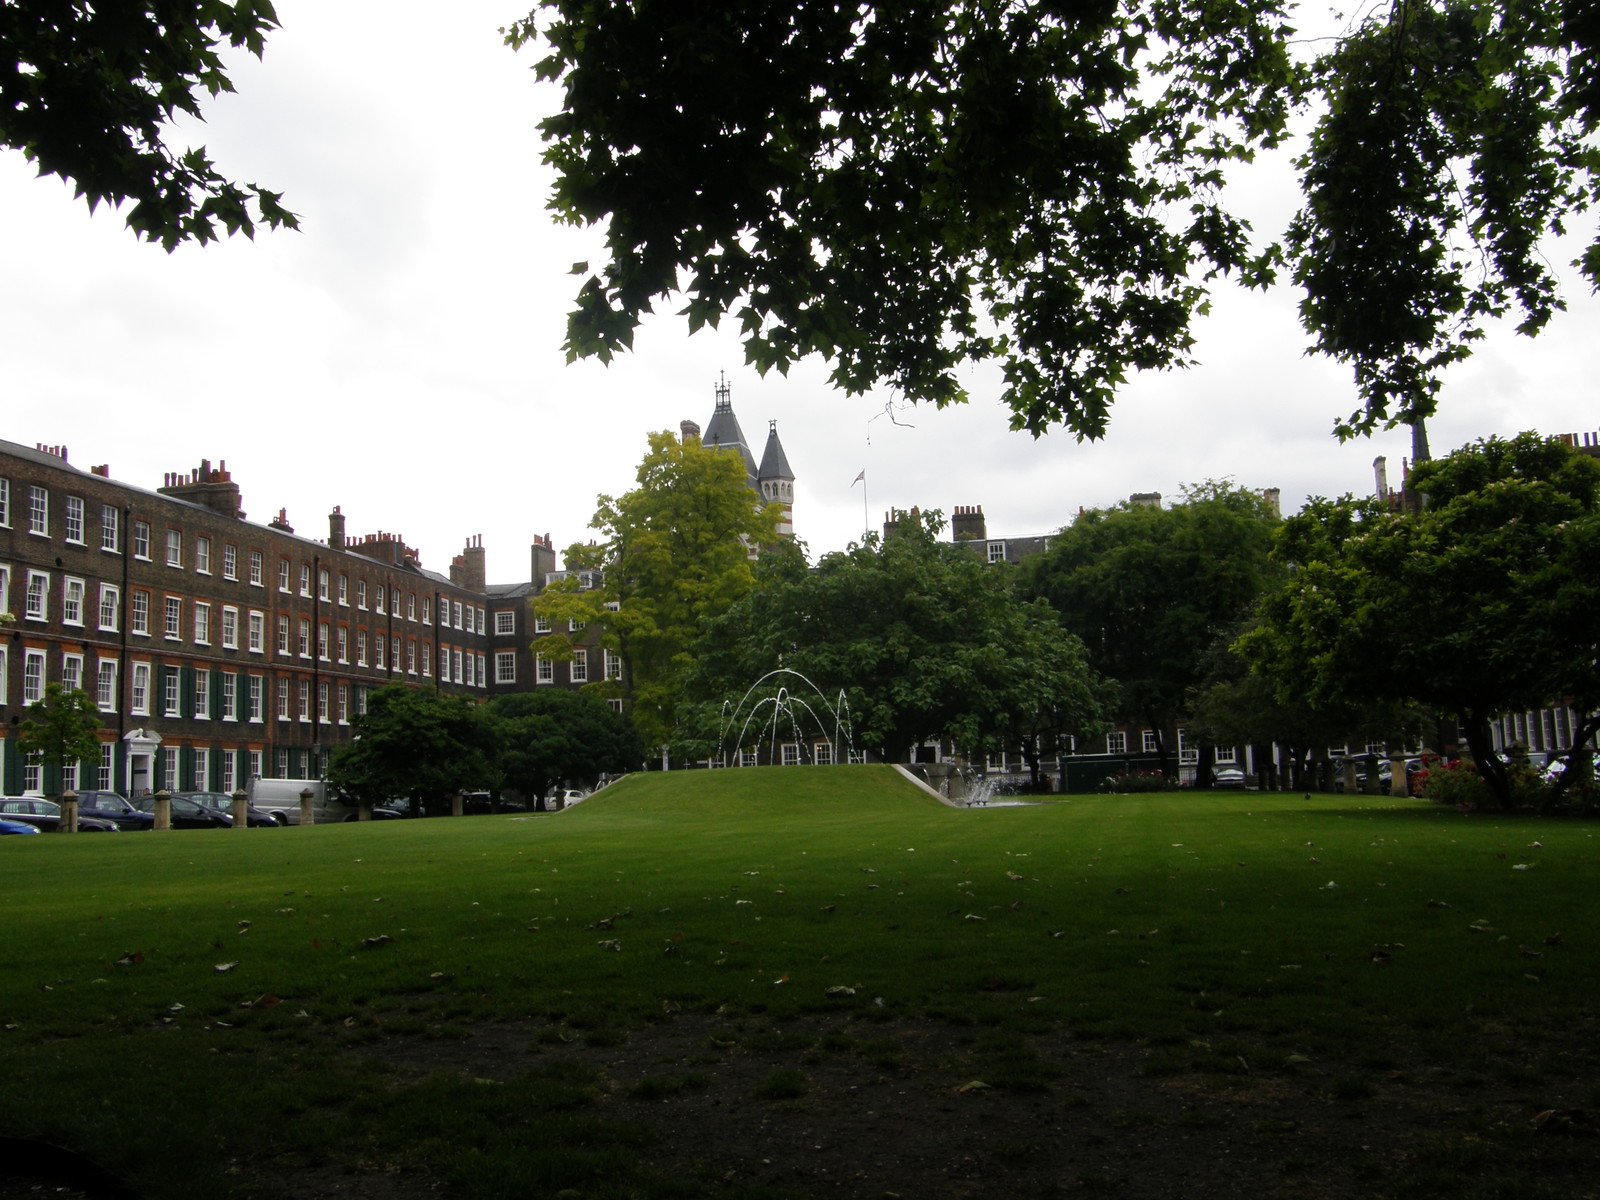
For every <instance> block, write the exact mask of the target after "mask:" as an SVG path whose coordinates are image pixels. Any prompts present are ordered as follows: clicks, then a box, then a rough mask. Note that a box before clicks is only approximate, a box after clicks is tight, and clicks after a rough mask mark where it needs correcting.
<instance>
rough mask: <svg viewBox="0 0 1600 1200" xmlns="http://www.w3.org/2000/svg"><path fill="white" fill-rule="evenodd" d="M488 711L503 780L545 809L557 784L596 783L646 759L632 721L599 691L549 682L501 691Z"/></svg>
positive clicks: (631, 768)
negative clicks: (508, 693)
mask: <svg viewBox="0 0 1600 1200" xmlns="http://www.w3.org/2000/svg"><path fill="white" fill-rule="evenodd" d="M488 712H489V719H490V725H491V729H492V731H493V734H494V739H495V744H496V746H497V749H498V763H499V771H500V782H501V784H502V786H505V787H511V788H515V789H516V790H517V791H518V792H521V793H522V795H523V796H525V797H527V798H528V799H530V800H532V801H534V803H535V805H536V806H537V808H538V809H539V811H540V812H543V811H544V810H545V801H546V798H547V797H548V796H549V794H550V792H551V790H552V789H559V788H562V787H593V786H594V785H595V784H596V783H597V782H599V780H600V777H601V776H602V775H611V774H620V773H622V772H625V771H634V770H637V769H638V768H639V766H640V764H641V762H642V761H643V759H644V743H643V742H641V741H640V740H639V735H638V733H637V732H636V731H635V730H634V728H633V725H632V723H631V722H629V721H628V719H627V718H626V717H624V716H623V715H622V714H621V713H618V712H614V711H612V709H611V707H610V705H608V704H607V703H606V702H605V701H604V700H600V699H597V698H596V697H594V696H588V695H580V694H579V693H577V692H568V691H560V690H557V689H555V688H544V689H542V690H540V691H537V692H531V693H525V694H517V695H511V696H500V697H497V698H496V699H494V700H491V701H490V702H489V706H488ZM556 803H557V807H559V806H560V800H559V795H558V798H557V801H556Z"/></svg>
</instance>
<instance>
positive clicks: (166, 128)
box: [0, 0, 297, 250]
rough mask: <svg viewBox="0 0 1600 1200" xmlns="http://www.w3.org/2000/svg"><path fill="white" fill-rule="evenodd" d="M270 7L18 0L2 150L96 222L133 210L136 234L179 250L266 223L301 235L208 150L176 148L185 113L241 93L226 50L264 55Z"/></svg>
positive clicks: (225, 2) (0, 87)
mask: <svg viewBox="0 0 1600 1200" xmlns="http://www.w3.org/2000/svg"><path fill="white" fill-rule="evenodd" d="M277 24H278V19H277V14H276V13H275V12H274V11H273V8H272V4H271V2H270V0H141V2H139V3H134V2H133V0H113V2H112V3H108V4H89V3H85V2H84V0H65V2H63V0H5V3H3V4H0V146H4V147H7V148H9V149H13V150H20V151H22V153H23V154H24V155H25V156H26V157H27V158H28V160H29V161H30V162H33V163H35V164H36V165H37V166H38V168H39V173H40V174H41V175H59V176H60V177H61V178H62V179H64V180H70V181H71V182H72V183H73V185H74V187H75V189H76V193H77V195H78V196H80V197H82V198H84V199H86V200H87V201H88V203H89V207H90V209H91V210H93V209H94V208H96V207H97V206H98V205H100V204H102V203H105V204H112V205H120V204H122V203H124V202H131V203H132V207H131V208H130V209H129V210H128V215H127V222H128V226H129V228H131V229H133V230H134V232H135V233H137V234H139V235H141V236H142V237H145V238H147V239H149V240H150V241H153V242H160V243H161V245H162V246H164V247H165V248H166V249H168V250H172V249H173V248H175V247H176V246H177V245H178V244H179V243H181V242H184V241H189V240H193V241H196V242H199V243H201V244H204V243H206V242H208V241H211V240H213V239H214V238H215V237H216V236H217V230H218V229H219V228H221V229H222V230H223V231H224V232H226V233H229V234H232V233H240V232H242V233H244V234H245V235H246V236H253V234H254V231H255V226H256V222H257V221H261V222H265V223H266V224H267V225H268V226H270V227H279V226H282V227H285V228H290V229H293V228H295V227H296V226H297V220H296V218H295V216H294V214H293V213H291V212H289V211H288V210H287V209H285V208H284V207H283V206H282V205H281V204H280V203H279V200H280V196H279V194H278V193H277V192H270V191H268V190H266V189H265V188H262V187H258V186H257V185H255V184H238V183H234V182H233V181H231V180H229V179H227V178H225V177H224V176H223V175H221V174H220V173H219V172H218V171H217V169H216V167H215V165H214V164H213V163H212V162H211V160H210V158H208V157H207V155H206V151H205V148H204V147H200V148H198V149H191V150H187V151H184V152H182V153H180V152H178V151H176V150H174V149H173V148H172V147H170V146H169V145H167V138H168V136H169V135H170V130H171V122H172V119H173V117H174V116H175V115H176V114H177V113H187V114H188V115H189V116H192V117H199V116H200V103H201V95H202V93H204V94H206V95H209V96H216V95H217V94H218V93H219V92H231V91H233V85H232V83H230V82H229V80H228V76H227V74H226V73H225V72H224V70H223V62H222V53H221V52H222V49H223V47H224V46H234V47H243V48H244V49H246V50H248V51H249V52H250V53H252V54H254V55H256V56H257V57H258V58H259V57H260V56H261V53H262V49H263V47H264V44H265V43H264V39H265V37H266V34H267V33H268V31H270V30H272V29H275V28H277Z"/></svg>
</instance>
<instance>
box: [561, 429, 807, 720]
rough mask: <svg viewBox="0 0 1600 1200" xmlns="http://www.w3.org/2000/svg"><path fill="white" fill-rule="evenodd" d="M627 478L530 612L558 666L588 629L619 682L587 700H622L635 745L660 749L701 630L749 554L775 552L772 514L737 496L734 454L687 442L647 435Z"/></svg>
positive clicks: (728, 598)
mask: <svg viewBox="0 0 1600 1200" xmlns="http://www.w3.org/2000/svg"><path fill="white" fill-rule="evenodd" d="M636 478H637V480H638V487H636V488H634V489H633V490H632V491H630V492H627V493H626V494H624V495H623V496H621V497H619V498H617V499H613V498H612V497H610V496H601V497H600V498H599V508H598V509H597V510H596V511H595V515H594V519H593V520H592V521H590V523H589V524H590V527H591V528H592V529H595V530H598V531H599V532H600V534H601V535H602V536H601V539H600V540H599V541H597V542H590V543H587V544H579V545H573V546H570V547H568V548H567V551H566V555H565V559H566V562H565V566H566V569H567V576H566V578H565V579H562V580H558V581H557V582H555V583H552V584H551V585H550V586H549V587H547V588H546V589H545V591H544V592H543V593H542V594H541V595H539V596H538V597H536V598H535V599H534V601H533V611H534V613H535V614H536V615H537V616H541V617H546V618H548V619H549V620H550V622H551V627H552V629H553V630H554V632H553V634H552V635H551V636H550V637H549V638H546V639H542V640H541V641H540V643H539V646H538V649H539V652H540V653H542V654H545V655H547V656H549V657H551V658H555V659H558V660H559V659H560V658H562V657H564V656H567V655H569V654H570V653H571V649H572V647H573V645H574V644H575V641H574V639H573V637H572V635H571V632H570V631H571V630H572V629H573V628H574V627H575V626H576V627H578V628H589V627H594V628H598V629H599V631H600V632H599V641H600V645H601V646H603V647H604V648H606V649H608V650H611V651H612V652H613V653H615V654H617V655H619V656H620V658H621V661H622V678H621V679H616V680H610V679H607V680H600V681H598V682H596V683H594V684H591V685H590V686H591V687H592V688H593V690H594V694H596V695H599V696H602V697H605V698H617V697H621V698H625V699H626V700H627V701H628V708H629V712H630V714H631V715H632V718H633V721H634V724H635V726H636V727H637V728H638V730H639V733H640V736H641V737H643V738H644V739H645V742H646V744H647V745H650V746H662V745H666V744H667V743H668V742H669V741H670V740H671V738H672V733H673V729H674V726H675V724H676V718H675V710H676V706H677V699H678V693H679V688H680V686H681V682H682V676H683V673H684V671H685V670H686V669H687V668H688V667H689V666H690V664H691V662H692V661H693V656H692V654H691V650H692V648H693V646H694V644H695V642H696V641H698V640H699V638H700V634H701V632H702V629H703V626H704V623H705V622H706V621H707V620H709V619H711V618H712V617H715V616H718V615H720V614H721V613H723V612H725V611H726V610H727V608H728V607H729V606H730V605H731V604H733V603H734V602H735V601H736V600H738V599H739V598H740V597H742V596H743V595H744V594H745V593H746V592H748V591H749V590H750V584H751V579H752V575H751V564H750V550H751V547H758V546H768V545H772V544H774V543H776V542H777V540H778V532H777V530H778V513H779V510H778V508H777V507H776V506H771V505H766V504H763V503H762V502H761V499H760V497H759V496H757V494H756V493H755V492H754V491H752V490H751V488H750V487H749V486H748V484H747V482H746V475H745V466H744V460H743V458H742V457H741V456H740V455H738V454H735V453H732V452H730V451H726V450H718V449H716V448H713V447H707V446H702V445H701V444H700V442H699V439H697V438H689V439H687V440H684V441H679V440H678V438H676V437H674V436H673V435H672V434H671V433H666V432H662V433H653V434H651V435H650V448H649V450H648V452H647V453H646V454H645V457H644V460H643V461H642V462H641V463H640V464H639V471H638V474H637V477H636Z"/></svg>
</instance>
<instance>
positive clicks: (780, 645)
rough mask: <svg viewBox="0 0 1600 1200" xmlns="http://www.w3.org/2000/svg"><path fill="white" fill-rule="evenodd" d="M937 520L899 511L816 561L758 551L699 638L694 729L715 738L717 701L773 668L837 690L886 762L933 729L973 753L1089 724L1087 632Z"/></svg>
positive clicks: (862, 744)
mask: <svg viewBox="0 0 1600 1200" xmlns="http://www.w3.org/2000/svg"><path fill="white" fill-rule="evenodd" d="M939 525H940V521H939V517H938V514H917V513H909V514H908V513H901V514H899V521H898V531H897V532H896V533H895V534H893V535H892V536H889V537H887V538H880V537H878V536H877V535H869V536H868V537H867V538H865V539H864V540H863V541H862V542H861V543H859V544H855V545H852V546H851V547H849V548H848V549H847V550H844V551H840V552H837V553H833V554H828V555H825V556H823V558H822V560H821V561H820V562H819V563H817V565H816V567H815V568H812V569H807V568H806V566H805V563H804V560H803V559H801V558H800V557H799V555H798V554H790V555H788V556H783V555H775V556H773V558H772V559H771V560H770V561H764V562H763V564H762V568H761V571H760V575H759V580H758V583H757V586H756V587H755V589H754V590H753V591H752V592H751V593H750V595H749V596H747V597H746V598H745V599H744V600H743V601H741V602H740V603H738V604H736V605H735V606H734V607H733V608H732V609H730V610H729V612H728V613H727V614H726V616H724V617H722V618H720V619H719V620H716V621H714V622H712V623H711V625H710V626H709V628H708V629H707V631H706V636H705V637H704V638H703V639H702V641H701V642H700V644H699V646H698V647H697V648H696V673H695V675H694V677H693V679H692V681H691V683H690V688H691V691H692V693H693V694H694V695H695V696H696V697H697V698H699V699H700V700H702V701H704V702H706V705H705V707H702V708H701V709H700V710H699V711H700V714H701V724H700V727H699V730H698V732H699V733H700V734H701V735H702V737H703V738H704V739H705V740H706V741H707V742H713V743H714V742H715V741H716V740H717V739H716V736H715V735H714V734H712V733H711V728H712V727H714V726H713V722H714V721H715V720H716V717H717V714H718V713H719V712H720V707H721V705H722V703H723V701H725V700H731V701H733V702H735V703H737V702H738V700H739V699H740V698H741V697H742V696H744V694H745V692H746V691H747V689H749V688H750V687H751V685H752V684H754V683H756V681H758V680H759V679H760V678H761V677H762V676H763V675H765V674H766V673H767V672H769V671H772V670H775V669H776V668H779V667H783V668H787V669H789V670H792V671H796V672H799V673H800V675H802V676H804V678H805V679H806V680H809V681H810V683H811V684H812V685H814V686H815V687H816V688H817V689H818V691H819V693H820V695H819V697H818V698H817V699H818V701H820V702H822V703H832V702H833V700H834V698H835V697H836V696H837V694H838V693H839V692H840V691H843V693H844V694H845V697H846V699H847V702H848V711H849V715H850V719H851V721H852V725H853V730H854V735H853V740H854V745H855V746H856V747H857V748H861V749H867V750H871V751H873V752H874V753H876V754H877V755H878V756H880V757H881V758H883V759H884V760H885V761H888V762H903V761H905V760H906V759H907V757H908V756H909V755H910V753H911V751H912V750H913V748H914V747H916V746H918V745H920V744H922V743H923V742H924V741H927V740H930V739H932V740H938V741H942V742H945V743H948V744H951V745H953V746H955V747H956V749H957V750H958V751H959V752H960V753H962V754H965V755H967V756H969V757H971V758H974V759H978V760H981V759H982V757H983V756H984V755H986V754H987V753H988V752H990V751H992V750H994V749H997V748H999V747H1001V746H1003V745H1007V744H1013V745H1020V744H1021V743H1022V742H1023V741H1024V740H1027V741H1029V742H1030V746H1031V740H1032V739H1033V738H1035V737H1043V738H1053V737H1056V736H1060V735H1063V734H1067V733H1080V732H1085V731H1089V730H1093V729H1095V728H1096V727H1097V726H1098V725H1099V722H1100V721H1101V719H1102V710H1103V701H1104V698H1105V696H1104V688H1103V685H1102V683H1101V681H1100V680H1099V679H1098V678H1097V677H1096V676H1095V674H1094V673H1093V672H1092V671H1090V670H1089V669H1088V667H1087V666H1086V665H1085V662H1084V656H1083V647H1082V645H1081V644H1080V643H1079V642H1078V640H1077V639H1076V638H1075V637H1073V636H1072V635H1071V634H1069V633H1067V632H1066V631H1065V630H1063V629H1062V628H1061V625H1060V622H1059V621H1058V620H1057V618H1056V615H1055V613H1054V612H1052V611H1050V609H1049V608H1048V607H1047V606H1046V605H1043V604H1030V603H1026V602H1024V601H1022V600H1020V599H1018V597H1017V596H1016V594H1015V592H1014V591H1013V589H1012V585H1011V578H1010V573H1009V571H1007V570H1006V569H1005V568H1004V567H1001V566H994V567H991V566H989V565H988V564H985V563H984V562H982V561H981V560H980V559H979V558H978V556H977V555H976V554H974V553H973V552H972V551H971V550H970V549H968V548H965V547H962V546H958V545H955V544H952V543H949V542H940V541H938V540H936V536H935V535H936V533H937V531H938V528H939ZM785 686H788V687H791V689H792V690H794V691H796V692H797V693H804V694H806V695H807V696H809V693H808V692H806V691H805V688H804V687H803V686H798V685H795V684H793V683H792V682H791V683H786V684H785ZM756 698H757V699H760V698H762V697H760V696H758V697H756ZM718 732H720V730H719V731H718ZM825 732H829V733H831V730H826V731H825ZM728 748H729V747H724V749H728Z"/></svg>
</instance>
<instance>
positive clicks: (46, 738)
mask: <svg viewBox="0 0 1600 1200" xmlns="http://www.w3.org/2000/svg"><path fill="white" fill-rule="evenodd" d="M99 735H100V710H99V709H98V708H96V707H95V703H94V701H93V700H91V699H89V697H88V696H87V695H86V694H85V693H83V692H82V691H80V690H78V689H73V690H72V691H70V692H69V691H66V690H65V689H63V688H62V686H61V685H60V684H59V683H47V684H45V687H44V697H43V699H40V700H35V701H34V702H33V703H32V704H30V705H28V709H27V712H26V713H25V714H24V715H23V718H22V723H21V725H20V726H18V729H17V749H18V750H19V751H20V752H21V753H22V754H24V755H33V754H37V755H38V756H39V761H40V764H41V765H42V766H43V768H44V778H45V781H46V783H47V784H48V783H50V782H51V781H53V782H54V783H55V786H56V787H58V788H59V787H60V782H61V769H62V768H63V767H65V766H67V765H68V764H69V763H81V762H87V761H91V760H92V761H98V760H99V758H100V736H99Z"/></svg>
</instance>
